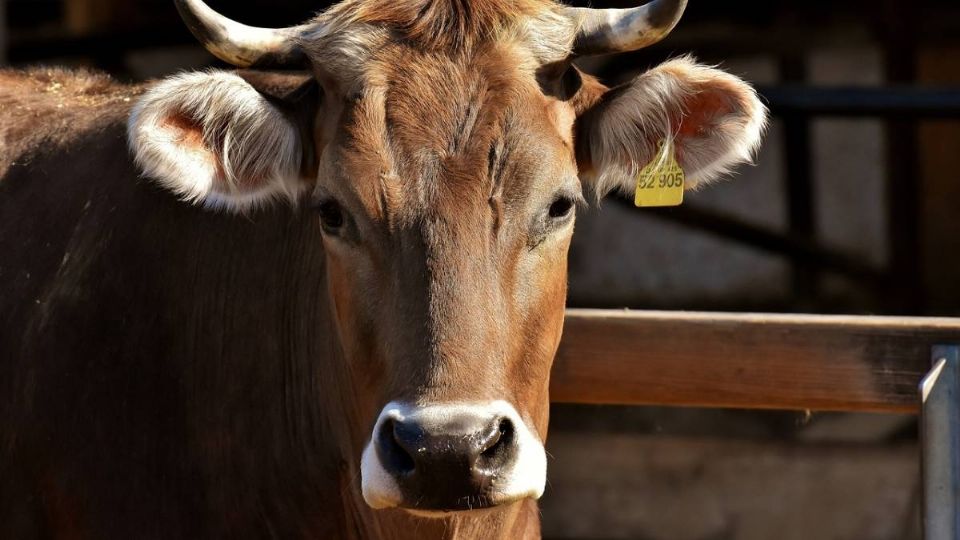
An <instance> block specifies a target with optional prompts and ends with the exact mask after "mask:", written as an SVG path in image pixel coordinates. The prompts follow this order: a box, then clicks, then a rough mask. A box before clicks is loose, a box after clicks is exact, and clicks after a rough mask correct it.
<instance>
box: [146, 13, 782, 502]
mask: <svg viewBox="0 0 960 540" xmlns="http://www.w3.org/2000/svg"><path fill="white" fill-rule="evenodd" d="M684 4H685V2H677V1H674V2H669V1H666V0H659V1H657V2H653V3H651V4H648V5H645V6H643V7H642V8H637V9H635V10H618V11H615V12H609V13H607V12H604V11H603V10H576V9H570V8H563V7H561V6H558V5H554V4H552V3H546V2H543V3H541V2H540V1H539V0H537V1H523V2H506V1H501V0H477V1H476V2H475V3H474V4H472V5H471V6H470V7H471V10H470V11H469V13H465V12H462V11H460V10H458V9H457V7H456V6H457V4H456V3H451V4H446V3H443V2H433V1H420V0H416V1H415V0H409V1H406V2H404V1H401V2H396V1H390V2H379V1H371V0H358V1H348V2H347V3H344V4H340V5H339V6H336V7H335V8H333V9H332V10H331V11H330V12H328V13H326V14H324V15H321V16H320V17H319V18H318V19H317V20H316V21H314V22H313V23H310V24H308V25H304V26H303V27H298V28H295V29H285V30H282V31H270V30H265V29H258V28H249V27H243V26H242V25H239V24H237V23H234V22H232V21H227V20H225V19H222V18H221V17H220V16H219V15H217V14H215V13H213V12H212V11H210V10H209V8H207V7H206V6H205V5H203V4H202V3H200V2H198V1H194V0H184V1H182V2H180V3H179V4H178V5H179V6H180V7H181V10H182V12H183V13H184V14H185V18H186V19H187V22H188V23H189V24H190V26H191V29H193V30H194V31H195V33H197V34H198V36H199V37H200V38H201V39H202V40H203V41H204V42H205V43H206V44H207V45H208V48H210V49H211V51H212V52H214V53H215V54H218V56H220V57H221V58H223V59H225V60H228V61H231V62H233V63H235V64H238V65H241V66H247V65H251V64H257V65H263V64H265V63H267V62H268V61H270V62H274V63H275V62H285V63H289V62H294V61H295V62H298V63H300V65H305V66H307V67H308V69H309V73H310V77H309V80H308V82H306V83H305V84H304V85H302V86H298V87H297V90H296V91H293V92H286V93H283V92H281V93H277V92H275V91H274V92H271V91H268V87H270V86H271V84H270V83H269V82H264V81H265V80H266V81H269V80H272V79H270V77H266V76H260V77H258V76H256V75H254V76H251V75H249V74H248V75H244V76H241V75H238V74H232V73H227V72H208V73H199V74H188V75H181V76H178V77H174V78H171V79H168V80H166V81H164V82H161V83H159V84H158V85H156V86H154V87H153V88H152V89H151V90H149V91H148V92H147V94H146V95H145V96H144V97H143V98H142V100H141V101H140V102H139V103H138V105H137V106H136V108H135V109H134V112H133V114H132V116H131V120H130V144H131V147H132V149H133V151H134V154H135V156H136V158H137V160H138V162H139V163H140V165H141V166H142V167H143V169H144V170H145V171H146V172H147V174H149V175H150V176H151V177H153V178H155V179H157V180H158V181H159V182H161V183H162V184H163V185H165V186H167V187H168V188H170V189H171V190H173V191H174V192H176V193H178V194H180V195H181V196H183V197H184V198H186V199H188V200H192V201H195V202H199V203H201V204H203V205H205V206H210V207H225V208H228V209H231V210H238V211H243V210H246V209H248V208H250V207H252V206H256V205H258V204H261V203H263V202H265V201H268V200H270V199H272V198H277V197H287V198H290V199H292V200H294V201H297V202H301V201H303V202H305V204H309V205H310V206H311V207H313V208H314V209H315V210H316V214H317V216H316V220H317V226H318V227H319V228H320V230H321V231H322V237H323V243H324V247H325V252H326V254H327V265H326V267H325V269H324V271H325V272H326V279H327V282H328V283H329V288H330V299H331V306H330V309H331V312H332V313H333V315H334V319H335V321H336V332H337V334H338V336H337V337H338V338H339V339H338V341H339V344H340V346H341V349H342V351H343V353H344V354H343V356H344V361H345V362H346V363H347V365H348V366H347V369H346V371H348V372H349V373H352V374H354V376H353V377H352V378H353V381H352V383H351V384H352V385H353V386H352V387H351V391H352V392H353V393H354V394H355V396H357V397H356V401H357V404H358V408H359V409H360V410H361V411H362V412H361V413H360V416H361V418H360V419H359V421H358V422H357V424H358V425H357V426H355V430H354V433H352V434H351V436H352V438H353V440H354V441H355V443H356V444H354V448H355V454H354V455H352V456H347V457H351V458H354V459H356V460H357V461H359V462H360V477H361V492H362V495H363V498H364V500H365V501H366V502H367V504H369V505H370V506H371V507H373V508H378V509H379V508H391V507H401V508H406V509H408V510H411V511H414V512H420V513H423V512H426V513H431V512H438V511H457V510H470V509H476V508H482V507H489V506H496V505H502V504H506V503H510V502H514V501H518V500H521V499H526V498H531V497H533V498H536V497H538V496H539V495H540V494H541V493H542V491H543V487H544V483H545V474H546V473H545V471H546V459H545V453H544V450H543V439H544V436H545V434H546V425H547V411H548V403H549V399H548V393H547V388H548V381H549V370H550V365H551V362H552V358H553V356H554V353H555V352H556V348H557V345H558V342H559V339H560V331H561V327H562V323H563V308H564V299H565V294H566V277H567V276H566V256H567V249H568V247H569V243H570V237H571V235H572V233H573V223H574V218H575V215H574V214H575V207H576V205H577V204H578V203H579V202H580V201H582V200H584V198H585V193H586V194H588V195H593V196H598V195H603V194H605V193H607V192H610V191H613V190H624V191H631V190H633V189H634V187H635V183H636V177H637V174H638V171H639V170H640V169H642V168H643V167H644V166H645V165H647V164H648V163H649V162H650V161H651V160H653V159H654V158H655V155H656V153H657V147H658V146H659V145H661V144H669V145H670V146H671V147H672V148H674V149H675V155H676V158H677V160H678V162H679V163H680V165H681V166H682V167H683V169H684V171H685V172H686V174H687V180H688V181H687V184H686V187H687V188H696V187H698V186H699V185H702V184H703V183H704V182H706V181H708V180H710V179H712V178H715V177H716V176H718V175H719V174H721V173H723V172H725V171H727V170H729V168H730V167H731V166H733V165H735V164H736V163H738V162H740V161H744V160H747V159H749V156H750V153H751V152H752V150H753V149H754V147H755V146H756V144H757V143H758V141H759V138H760V132H761V131H762V127H763V124H764V118H765V111H764V108H763V106H762V105H761V104H760V103H759V102H758V100H757V98H756V96H755V94H754V92H753V90H752V89H751V88H750V87H749V86H747V85H746V84H745V83H743V82H742V81H740V80H739V79H737V78H735V77H733V76H731V75H728V74H726V73H723V72H721V71H718V70H715V69H711V68H707V67H703V66H699V65H697V64H695V63H694V62H693V61H692V60H690V59H679V60H674V61H671V62H668V63H666V64H663V65H661V66H659V67H657V68H655V69H653V70H650V71H648V72H647V73H645V74H643V75H641V76H639V77H638V78H636V79H635V80H633V81H631V82H629V83H627V84H625V85H623V86H620V87H617V88H613V89H607V88H606V87H604V86H602V85H601V84H600V83H598V82H597V81H595V80H594V79H593V78H591V77H589V76H587V75H585V74H583V73H581V72H580V71H578V70H577V69H576V68H574V67H572V65H571V64H570V59H571V58H572V56H574V55H576V54H578V53H580V54H587V53H598V52H611V51H614V50H630V49H635V48H639V47H640V46H643V45H645V44H648V43H650V42H651V41H655V40H656V39H659V37H662V35H665V33H666V32H667V31H668V30H669V28H671V27H672V26H673V24H675V23H676V20H677V18H678V17H679V14H680V12H682V10H683V7H684Z"/></svg>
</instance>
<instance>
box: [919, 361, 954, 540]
mask: <svg viewBox="0 0 960 540" xmlns="http://www.w3.org/2000/svg"><path fill="white" fill-rule="evenodd" d="M920 399H921V412H920V414H921V416H920V438H921V445H922V460H923V461H922V467H923V533H924V538H925V539H926V540H960V346H958V345H951V346H946V345H941V346H936V347H934V348H933V369H931V370H930V372H929V373H928V374H927V376H926V377H924V378H923V381H921V383H920Z"/></svg>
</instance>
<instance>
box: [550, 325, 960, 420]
mask: <svg viewBox="0 0 960 540" xmlns="http://www.w3.org/2000/svg"><path fill="white" fill-rule="evenodd" d="M958 342H960V319H952V318H920V317H859V316H830V315H772V314H726V313H686V312H656V311H653V312H647V311H608V310H603V311H601V310H580V309H571V310H568V311H567V320H566V323H565V325H564V335H563V340H562V341H561V344H560V351H559V352H558V354H557V359H556V362H555V364H554V368H553V374H552V379H551V386H550V392H551V398H552V400H553V401H554V402H559V403H598V404H624V405H678V406H696V407H731V408H751V409H757V408H761V409H798V410H802V409H809V410H821V411H863V412H891V413H916V412H917V411H918V398H917V385H918V384H919V382H920V380H921V379H922V378H923V376H924V375H925V374H926V373H927V371H929V369H930V350H931V347H932V346H933V345H935V344H939V343H958Z"/></svg>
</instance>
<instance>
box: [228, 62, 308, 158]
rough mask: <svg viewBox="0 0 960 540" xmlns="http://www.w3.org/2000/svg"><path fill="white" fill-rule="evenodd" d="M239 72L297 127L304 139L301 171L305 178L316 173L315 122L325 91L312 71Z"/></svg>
mask: <svg viewBox="0 0 960 540" xmlns="http://www.w3.org/2000/svg"><path fill="white" fill-rule="evenodd" d="M237 75H238V76H239V77H240V78H241V79H243V80H245V81H247V83H248V84H250V86H252V87H253V88H254V89H256V91H257V92H259V93H260V94H261V95H262V96H263V97H264V98H265V99H266V100H267V101H269V102H270V104H271V105H273V106H275V107H276V108H277V109H278V110H279V111H280V112H281V113H283V115H284V117H286V118H287V119H288V120H289V121H290V122H291V123H292V124H294V125H296V126H297V129H298V131H299V133H300V140H301V141H303V154H302V158H301V160H302V161H301V166H300V174H301V176H304V177H309V176H311V175H313V174H316V171H317V167H319V162H318V156H317V151H316V144H315V142H316V141H315V140H314V134H313V132H314V125H313V124H314V119H315V118H316V115H317V111H318V109H319V107H320V102H321V99H322V98H323V96H322V94H323V90H322V89H321V87H320V83H318V82H317V80H316V78H315V77H314V76H313V74H311V73H309V72H290V71H262V70H251V69H241V70H237Z"/></svg>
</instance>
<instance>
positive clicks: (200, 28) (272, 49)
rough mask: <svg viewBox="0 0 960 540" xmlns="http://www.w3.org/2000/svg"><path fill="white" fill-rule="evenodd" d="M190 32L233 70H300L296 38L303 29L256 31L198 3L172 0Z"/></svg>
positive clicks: (297, 27)
mask: <svg viewBox="0 0 960 540" xmlns="http://www.w3.org/2000/svg"><path fill="white" fill-rule="evenodd" d="M174 3H175V4H176V6H177V11H179V12H180V17H181V18H182V19H183V22H184V23H186V25H187V28H189V29H190V32H191V33H192V34H193V35H194V37H196V38H197V39H198V40H200V43H202V44H203V46H204V47H206V49H207V50H208V51H210V53H211V54H213V55H214V56H216V57H217V58H219V59H221V60H223V61H224V62H227V63H229V64H232V65H234V66H237V67H241V68H246V67H259V68H283V67H301V66H303V65H304V63H305V60H304V59H305V57H304V54H303V50H302V49H301V48H300V45H299V43H298V42H297V39H296V38H297V37H298V36H299V35H300V34H302V33H303V32H304V30H305V29H306V27H305V26H296V27H292V28H277V29H274V28H258V27H256V26H247V25H245V24H240V23H238V22H236V21H233V20H230V19H228V18H227V17H224V16H223V15H221V14H219V13H217V12H216V11H214V10H213V9H211V8H210V6H208V5H207V4H205V3H203V2H202V0H174Z"/></svg>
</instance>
